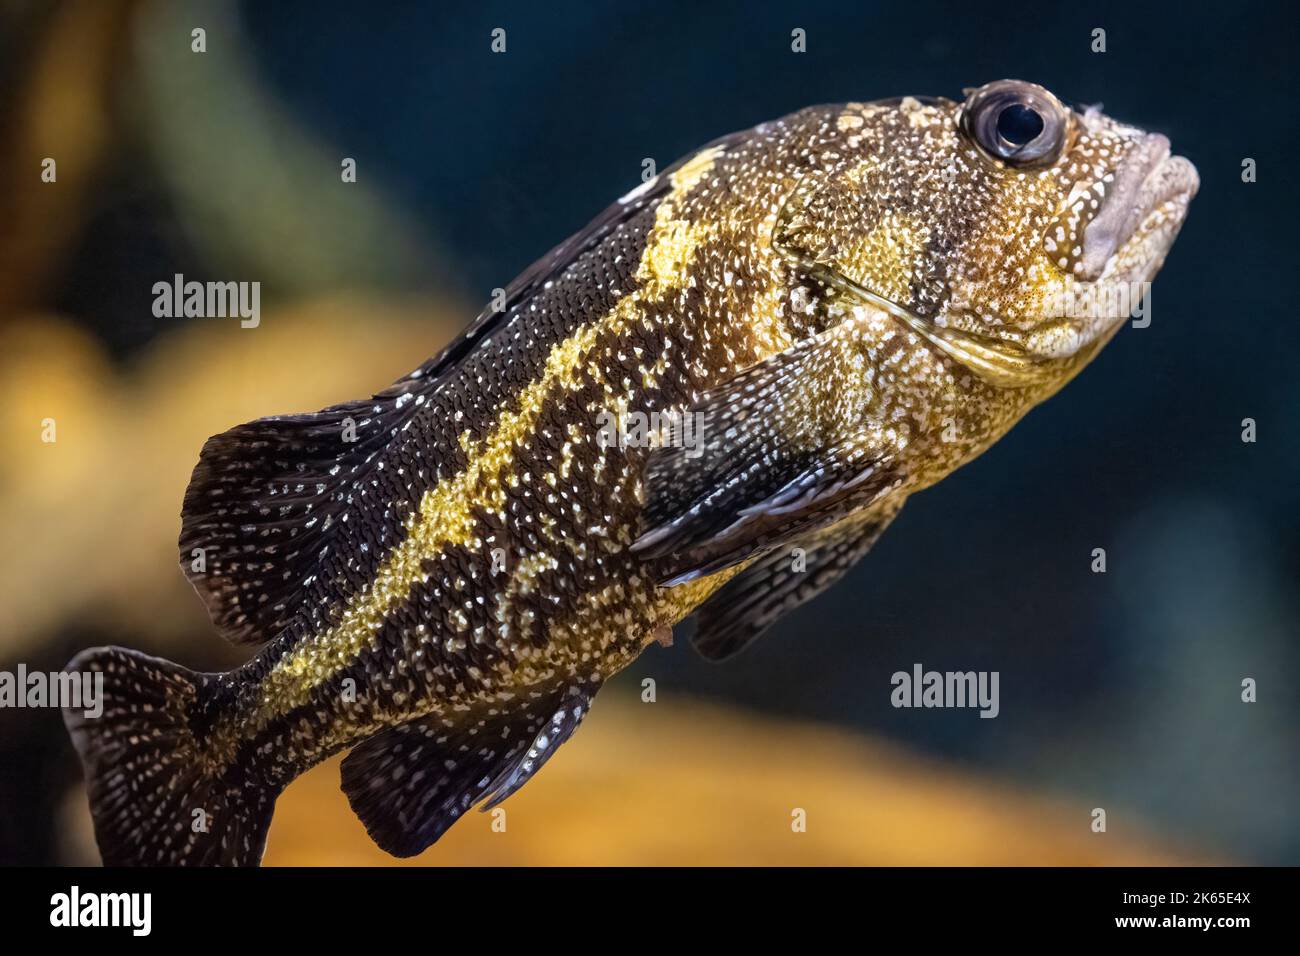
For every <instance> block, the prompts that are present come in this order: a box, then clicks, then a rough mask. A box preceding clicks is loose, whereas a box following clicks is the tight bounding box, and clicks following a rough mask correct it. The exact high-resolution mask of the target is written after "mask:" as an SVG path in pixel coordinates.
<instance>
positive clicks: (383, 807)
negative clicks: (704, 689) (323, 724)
mask: <svg viewBox="0 0 1300 956" xmlns="http://www.w3.org/2000/svg"><path fill="white" fill-rule="evenodd" d="M599 689H600V682H599V681H598V680H593V681H569V682H566V683H564V684H561V685H560V686H559V688H558V689H551V690H549V691H548V692H545V693H542V694H538V695H537V696H534V697H530V698H528V699H526V700H523V701H518V702H516V703H515V705H514V706H511V707H508V708H507V709H503V710H498V711H496V712H494V713H480V714H477V715H475V714H473V713H471V714H466V715H461V716H459V718H458V719H456V720H453V721H452V722H451V724H450V726H449V725H448V723H446V722H444V718H442V717H438V716H431V717H425V718H421V719H419V720H414V721H411V722H410V723H407V724H403V725H401V726H400V727H394V728H392V729H391V730H386V731H384V732H383V733H380V734H376V735H375V736H374V737H371V738H370V739H368V740H366V741H364V742H363V743H361V744H360V745H358V746H357V747H356V748H354V749H353V751H352V752H351V753H350V754H348V756H347V757H346V758H345V759H344V761H343V766H342V772H343V791H344V793H346V794H347V797H348V802H349V803H351V805H352V809H353V811H354V812H355V813H356V814H357V816H358V817H359V818H360V819H361V822H362V823H363V824H364V825H365V827H366V830H367V831H368V832H369V833H370V836H371V837H372V838H373V839H374V841H375V843H377V844H378V845H379V847H380V848H381V849H383V850H385V851H386V852H388V853H391V854H393V855H394V856H414V855H415V854H417V853H420V852H422V851H423V850H425V849H427V848H428V847H430V846H432V845H433V844H434V843H435V842H436V841H437V840H438V839H439V838H440V837H441V836H442V835H443V834H444V833H446V832H447V830H448V829H449V828H450V827H451V825H452V824H453V823H455V822H456V821H457V820H458V819H460V817H461V815H462V814H464V813H465V812H466V811H467V810H469V809H470V807H473V806H475V805H476V804H479V803H483V804H484V806H483V809H484V810H488V809H491V808H492V807H495V806H496V805H497V804H499V803H501V801H503V800H505V799H506V798H507V797H509V796H510V795H511V794H513V793H514V792H515V791H517V790H518V789H519V788H520V787H522V786H523V785H524V784H525V783H527V782H528V781H529V780H530V779H531V778H532V777H533V775H534V774H536V773H537V771H538V770H539V769H541V767H542V765H543V764H544V763H546V761H547V760H549V759H550V757H551V755H552V754H554V753H555V751H556V750H558V749H559V747H560V745H561V744H563V743H564V742H565V741H566V740H568V739H569V737H571V736H572V735H573V732H574V731H575V730H576V729H577V728H578V725H579V724H580V723H581V722H582V718H583V717H584V716H586V713H587V711H588V709H589V708H590V706H591V700H592V698H593V697H595V695H596V692H597V690H599Z"/></svg>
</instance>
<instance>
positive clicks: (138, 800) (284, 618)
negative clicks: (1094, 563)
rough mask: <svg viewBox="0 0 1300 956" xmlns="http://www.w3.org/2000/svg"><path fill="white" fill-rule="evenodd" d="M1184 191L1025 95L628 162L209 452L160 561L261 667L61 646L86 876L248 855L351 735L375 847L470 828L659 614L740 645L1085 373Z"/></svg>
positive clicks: (868, 116)
mask: <svg viewBox="0 0 1300 956" xmlns="http://www.w3.org/2000/svg"><path fill="white" fill-rule="evenodd" d="M1198 185H1199V180H1198V177H1197V172H1196V169H1195V167H1194V166H1193V165H1192V163H1191V162H1189V161H1188V160H1187V159H1185V158H1183V157H1180V156H1175V155H1172V154H1171V152H1170V143H1169V140H1168V139H1167V138H1166V137H1165V136H1163V135H1161V134H1158V133H1149V132H1146V131H1144V130H1142V129H1139V128H1137V127H1134V126H1130V125H1128V124H1126V123H1122V122H1119V121H1117V120H1114V119H1112V118H1110V117H1109V116H1107V115H1106V114H1104V113H1103V112H1102V110H1101V108H1100V107H1095V106H1069V105H1066V104H1065V103H1064V102H1063V101H1061V100H1059V99H1057V97H1056V96H1055V95H1054V94H1053V93H1051V92H1050V91H1048V90H1047V89H1045V88H1044V87H1042V86H1039V85H1036V84H1033V83H1029V82H1025V81H1020V80H998V81H995V82H992V83H988V84H985V85H983V86H980V87H978V88H973V89H969V90H965V91H963V96H962V98H960V99H948V98H943V97H918V96H904V97H898V98H894V99H888V100H879V101H874V102H850V103H842V104H834V105H823V106H814V107H809V108H806V109H803V110H800V111H798V112H795V113H792V114H790V115H788V116H785V117H783V118H781V119H777V120H775V121H771V122H765V123H762V124H761V125H758V126H756V127H753V128H752V129H748V130H745V131H742V132H738V133H734V134H731V135H728V136H724V137H722V138H720V139H718V140H715V141H713V142H712V143H709V144H708V145H706V146H704V147H703V148H701V149H698V150H696V151H694V152H692V153H690V154H689V155H688V156H686V157H685V158H683V159H682V160H680V161H678V162H677V163H675V164H673V165H671V166H670V167H668V168H666V169H665V170H664V171H663V172H662V173H659V174H657V175H654V176H653V177H652V178H649V179H647V180H646V181H645V182H643V183H642V184H641V185H639V186H638V187H637V188H635V189H633V190H632V191H631V192H629V193H628V194H627V195H625V196H623V197H622V198H621V199H620V200H618V201H617V202H615V203H613V204H612V205H610V206H609V207H608V208H606V209H605V210H604V212H602V213H600V214H599V215H598V216H597V217H596V218H595V219H594V220H593V221H592V222H591V223H590V224H589V225H588V226H587V227H586V228H584V229H583V230H581V231H580V232H578V233H577V234H576V235H574V236H572V237H571V238H569V239H567V240H565V241H564V242H562V243H561V244H560V245H558V246H556V247H555V248H554V249H553V250H551V252H549V253H548V254H547V255H545V256H544V257H542V258H541V259H540V260H538V262H536V263H535V264H534V265H533V266H531V267H530V268H529V269H527V270H526V271H525V272H524V273H523V274H522V275H520V276H519V277H518V278H517V279H515V281H514V282H512V283H511V284H510V285H509V286H508V287H506V288H505V289H504V295H503V296H500V297H499V298H498V300H497V301H496V302H494V303H493V304H492V305H491V306H490V307H488V308H487V309H485V310H484V311H483V312H482V314H480V315H479V316H478V318H477V319H476V320H475V321H474V322H473V323H472V324H471V325H470V326H469V327H468V329H467V330H466V331H465V332H464V333H463V334H462V335H461V336H460V337H459V338H457V339H456V340H455V341H454V342H452V343H451V344H450V345H448V346H447V347H446V348H445V349H443V351H442V352H441V353H439V354H437V355H436V356H435V357H433V358H431V359H429V360H428V361H426V362H424V364H422V365H420V366H419V367H418V368H416V369H415V370H414V371H412V372H411V373H410V374H409V375H406V376H404V377H403V378H401V379H399V380H398V381H396V382H395V383H393V384H392V385H391V386H389V387H387V388H385V389H383V390H382V391H379V392H377V393H376V394H374V395H373V396H372V397H371V398H367V399H361V400H357V401H350V402H345V403H343V404H339V405H334V406H331V407H329V408H325V409H323V410H321V411H318V412H313V413H310V414H295V415H283V416H272V417H268V418H261V419H258V420H256V421H252V422H249V423H246V424H242V425H238V426H236V427H234V428H231V429H230V430H229V431H226V432H224V433H222V434H220V435H216V436H214V437H212V438H210V439H209V440H208V441H207V442H206V444H205V445H204V446H203V448H202V451H201V453H200V456H199V460H198V463H197V465H196V466H195V468H194V471H193V475H192V477H191V480H190V483H189V486H188V488H187V490H186V492H185V496H184V502H183V505H182V513H181V532H180V536H179V548H178V554H179V559H180V563H181V567H182V569H183V570H184V572H185V574H186V576H187V577H188V579H189V581H190V582H191V583H192V585H193V586H194V589H195V590H196V592H197V593H198V595H199V597H200V598H201V599H202V601H203V603H204V604H205V605H206V607H207V610H208V611H209V613H210V616H211V618H212V621H213V623H214V625H215V627H216V629H217V630H218V631H219V632H220V633H221V634H222V635H224V636H225V637H226V638H227V639H229V640H230V641H233V642H235V643H237V644H240V645H246V646H249V647H250V649H251V648H257V649H256V651H255V653H253V656H251V658H250V659H249V660H248V661H247V663H245V664H244V665H242V666H240V667H238V668H235V669H233V670H231V671H228V672H221V673H199V672H195V671H193V670H190V669H187V668H185V667H183V666H180V665H178V664H174V663H171V662H169V661H166V660H162V659H159V658H155V657H151V656H147V655H145V654H142V653H139V652H137V651H133V650H130V649H126V648H120V647H104V648H93V649H90V650H87V651H83V652H82V653H80V654H79V655H78V656H77V657H76V658H74V660H73V661H72V662H71V663H70V664H69V665H68V669H69V670H70V671H72V672H75V673H83V674H92V675H101V674H102V679H103V686H104V690H103V693H102V698H103V703H102V708H101V710H102V712H101V713H100V715H99V716H98V717H94V718H92V717H89V716H87V715H86V714H85V713H84V712H81V711H74V710H71V709H69V710H66V711H65V714H64V716H65V722H66V725H67V727H68V729H69V731H70V734H71V737H72V740H73V742H74V744H75V746H76V749H77V751H78V753H79V755H80V758H81V760H82V763H83V765H84V770H85V778H86V782H87V784H86V787H87V794H88V798H89V802H90V808H91V815H92V818H93V821H94V829H95V835H96V839H97V842H98V845H99V848H100V852H101V855H102V857H103V860H104V862H105V863H106V864H109V865H238V866H251V865H258V864H259V863H260V862H261V859H262V855H263V852H264V849H265V845H266V838H267V831H268V828H269V825H270V820H271V815H272V812H273V809H274V805H275V801H276V799H277V797H278V796H279V794H280V793H281V792H283V790H284V789H285V787H286V786H288V784H289V783H290V782H291V781H292V780H293V779H294V778H295V777H297V776H298V775H300V774H301V773H303V772H304V771H305V770H307V769H308V768H310V767H312V766H314V765H316V764H318V763H319V762H321V761H323V760H325V759H326V758H328V757H330V756H332V755H334V754H338V753H340V752H344V751H346V752H347V754H346V756H345V757H344V759H343V760H342V763H341V776H342V788H343V791H344V793H345V794H346V797H347V799H348V801H349V803H350V805H351V807H352V809H353V810H354V811H355V813H356V814H357V816H358V817H359V818H360V820H361V822H362V823H363V824H364V825H365V827H366V829H367V831H368V832H369V834H370V836H371V837H372V838H373V839H374V841H375V842H376V843H377V844H378V845H379V846H380V847H381V848H383V849H384V850H385V851H387V852H388V853H390V854H393V855H395V856H402V857H405V856H411V855H414V854H417V853H420V852H422V851H423V850H425V849H426V848H428V847H429V846H431V845H432V844H433V843H435V842H436V841H437V840H438V839H439V837H441V836H442V834H443V833H445V832H446V831H447V829H448V828H449V827H450V826H452V824H454V823H455V822H456V821H457V820H458V819H459V818H460V817H461V816H462V815H463V814H465V813H466V812H467V811H468V810H469V809H471V808H472V807H476V806H477V807H479V808H481V809H489V808H494V807H497V806H498V805H500V804H501V802H502V801H503V800H505V799H506V798H508V797H509V796H510V795H511V794H513V793H515V792H516V791H517V790H518V789H519V788H520V787H521V786H523V785H524V784H525V783H526V782H527V781H529V780H530V779H531V778H532V777H533V776H535V775H536V774H537V772H538V770H539V769H540V768H541V767H542V766H543V765H544V764H545V763H546V762H547V760H548V759H549V758H550V757H551V756H552V755H553V754H554V753H555V752H556V750H557V749H558V748H559V747H561V746H562V745H563V744H564V743H565V742H566V741H567V740H568V739H569V738H570V737H571V736H572V735H573V733H574V732H575V730H576V729H577V727H578V726H579V725H580V723H581V722H582V720H583V719H584V717H585V716H586V715H587V712H588V711H589V710H590V708H591V706H592V702H593V699H594V698H595V696H596V694H597V693H598V691H599V690H600V688H601V686H602V685H603V684H604V683H605V682H606V681H608V680H609V679H610V678H612V677H613V676H614V675H615V674H617V673H618V672H619V671H621V670H622V669H623V668H625V667H627V666H628V665H629V664H631V663H632V662H633V661H634V660H636V659H637V658H638V656H639V655H640V654H641V653H642V652H643V651H645V650H646V649H647V648H648V647H649V646H651V645H652V644H655V643H671V640H672V634H673V628H674V627H675V626H676V625H677V624H679V623H681V622H683V621H684V620H686V619H687V618H688V617H691V616H694V617H695V618H696V621H697V626H696V629H695V634H694V637H693V643H694V646H695V647H696V649H697V650H698V651H699V652H700V654H701V655H702V656H703V657H704V658H706V659H708V660H724V659H726V658H729V657H731V656H732V655H735V654H737V653H739V652H741V651H742V650H744V649H745V648H747V647H749V646H751V645H752V643H753V641H754V640H755V639H756V638H758V637H759V636H760V635H761V634H762V633H763V632H765V631H766V630H768V629H769V628H770V627H771V626H772V625H773V624H774V623H775V622H776V621H777V620H778V619H779V618H781V617H782V616H783V615H785V614H787V613H789V612H790V611H791V610H792V609H794V608H795V607H798V606H799V605H802V604H804V603H805V602H807V601H809V600H811V599H812V598H814V597H815V596H816V595H818V594H819V593H821V592H823V591H825V590H826V589H827V588H829V587H830V586H832V585H833V584H834V583H835V582H836V581H838V580H840V579H841V578H842V577H843V576H844V575H845V573H846V572H847V571H848V570H849V569H850V568H852V567H853V566H854V565H855V564H857V563H858V562H859V561H860V560H861V559H862V558H863V557H864V556H865V555H866V554H867V552H869V551H870V550H871V548H872V545H873V544H874V543H875V542H876V541H877V540H878V539H879V538H880V536H881V535H882V534H883V533H884V531H885V530H886V529H887V528H888V527H889V525H890V523H891V521H893V519H894V518H895V517H896V516H897V515H898V513H899V510H900V509H901V508H902V506H903V504H904V502H905V501H906V500H907V499H908V498H909V497H910V496H911V495H913V494H915V493H916V492H918V491H921V490H923V489H925V488H928V487H930V486H931V485H934V484H935V483H937V482H939V481H940V480H941V479H943V478H944V477H945V476H947V475H948V474H950V473H951V472H952V471H954V470H955V469H957V468H959V467H960V466H962V465H963V464H966V463H967V462H970V461H971V460H973V459H974V458H976V457H978V456H979V455H980V454H981V453H982V452H983V451H984V450H986V449H987V448H988V447H989V446H990V445H992V444H993V443H994V442H995V441H997V440H998V439H999V438H1001V437H1002V435H1004V434H1005V433H1006V432H1007V431H1008V430H1009V429H1010V428H1011V427H1012V426H1013V425H1014V424H1015V423H1016V422H1017V421H1018V420H1019V419H1020V418H1021V417H1023V416H1024V415H1025V414H1026V413H1027V412H1028V411H1029V410H1030V409H1031V408H1033V407H1034V406H1036V405H1038V404H1039V403H1040V402H1042V401H1044V400H1045V399H1047V398H1049V397H1050V396H1052V395H1053V394H1055V393H1056V392H1057V391H1058V390H1059V389H1061V388H1062V387H1063V386H1064V385H1065V384H1066V383H1067V382H1069V381H1070V379H1072V378H1073V377H1074V376H1075V375H1077V374H1078V373H1079V372H1080V371H1081V369H1082V368H1083V367H1084V366H1085V365H1087V364H1088V362H1089V361H1091V360H1092V359H1093V358H1094V357H1095V356H1096V354H1097V353H1098V351H1099V350H1100V349H1101V348H1102V347H1103V346H1104V345H1105V344H1106V343H1107V342H1108V341H1110V339H1111V338H1112V337H1113V336H1114V335H1115V334H1116V332H1117V331H1118V330H1119V329H1120V328H1121V327H1122V326H1123V325H1124V324H1126V322H1127V320H1128V318H1129V314H1130V312H1129V308H1130V306H1131V304H1132V303H1131V300H1130V298H1128V296H1129V295H1130V293H1131V292H1132V290H1134V289H1138V290H1143V289H1145V287H1146V286H1147V284H1149V282H1150V281H1151V279H1152V278H1153V277H1154V276H1155V274H1156V272H1157V271H1158V270H1159V269H1160V267H1161V266H1162V264H1163V263H1164V260H1165V257H1166V254H1167V253H1168V251H1169V249H1170V248H1171V246H1172V244H1173V242H1174V239H1175V237H1176V236H1177V234H1178V232H1179V230H1180V229H1181V227H1182V224H1183V221H1184V219H1185V217H1186V214H1187V209H1188V204H1189V202H1190V201H1191V199H1192V197H1193V196H1194V195H1195V193H1196V191H1197V188H1198ZM1116 303H1122V306H1117V305H1116ZM656 423H657V424H656ZM96 679H98V677H97V678H96Z"/></svg>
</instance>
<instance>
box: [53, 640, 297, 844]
mask: <svg viewBox="0 0 1300 956" xmlns="http://www.w3.org/2000/svg"><path fill="white" fill-rule="evenodd" d="M66 670H68V671H70V672H73V673H81V674H86V673H89V674H92V675H94V676H93V680H94V681H95V682H96V683H97V684H98V683H99V681H100V680H101V678H100V677H99V676H98V675H100V674H102V675H103V677H102V681H103V683H102V689H100V690H99V691H98V693H99V702H100V703H101V704H102V708H96V709H97V710H100V713H99V715H98V716H96V717H91V716H88V715H87V713H86V711H84V710H80V709H77V710H74V709H72V708H65V709H64V711H63V720H64V723H65V724H67V727H68V732H69V733H71V734H72V742H73V744H74V745H75V746H76V748H77V753H79V754H80V755H81V762H82V765H83V766H84V767H85V772H86V791H87V794H88V795H89V797H90V813H91V816H92V817H93V818H94V821H95V839H96V841H97V842H98V843H99V850H100V854H101V855H102V856H103V858H104V865H105V866H202V865H226V866H256V865H258V863H260V862H261V859H262V850H263V849H264V848H265V846H266V831H267V828H268V827H269V826H270V824H271V813H272V811H273V810H274V807H275V798H276V797H277V796H279V790H278V789H270V788H267V787H266V786H264V785H261V784H256V785H255V784H252V783H250V782H248V781H247V780H246V779H245V778H244V777H243V775H242V774H241V773H240V771H239V770H238V769H230V770H221V771H219V772H217V771H212V770H210V769H207V768H209V767H211V762H210V761H208V760H205V759H203V758H204V754H203V746H202V744H203V741H202V733H203V731H202V728H203V727H205V726H206V725H207V724H208V723H209V722H210V717H208V716H207V712H206V711H207V706H208V705H209V704H211V703H212V701H213V697H214V688H215V684H216V675H211V674H200V673H196V672H195V671H191V670H187V669H185V668H184V667H180V666H179V665H177V664H173V663H171V662H170V661H165V660H162V659H161V658H157V657H150V656H148V655H146V654H141V653H138V652H136V651H131V650H127V649H125V648H121V647H96V648H92V649H90V650H88V651H83V652H81V653H80V654H78V655H77V656H76V657H75V658H74V659H73V660H72V662H71V663H70V664H68V666H67V668H66Z"/></svg>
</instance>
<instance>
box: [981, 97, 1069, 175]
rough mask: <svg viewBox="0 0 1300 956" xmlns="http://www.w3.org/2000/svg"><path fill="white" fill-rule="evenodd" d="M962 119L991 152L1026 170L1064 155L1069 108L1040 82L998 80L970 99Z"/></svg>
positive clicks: (1052, 161)
mask: <svg viewBox="0 0 1300 956" xmlns="http://www.w3.org/2000/svg"><path fill="white" fill-rule="evenodd" d="M959 122H960V126H961V129H962V131H963V132H964V133H965V134H966V135H967V136H969V137H970V138H971V139H973V140H974V141H975V143H976V145H977V146H979V148H980V149H981V150H983V151H984V153H986V154H987V155H988V156H990V157H992V158H993V159H995V160H997V161H998V162H1001V163H1005V164H1007V165H1008V166H1014V167H1016V168H1017V169H1024V168H1026V167H1033V166H1048V165H1050V164H1052V163H1054V162H1055V161H1056V160H1057V158H1058V157H1059V156H1060V155H1061V151H1062V150H1063V149H1064V147H1065V141H1066V134H1067V132H1068V129H1069V111H1068V110H1067V109H1066V108H1065V107H1064V106H1062V105H1061V103H1060V101H1059V100H1057V98H1056V97H1055V96H1053V95H1052V94H1051V93H1049V92H1048V91H1047V90H1045V89H1043V88H1042V87H1041V86H1038V85H1037V84H1035V83H1025V82H1022V81H1020V80H998V81H997V82H995V83H988V84H986V85H984V86H981V87H980V88H979V89H977V90H974V91H973V92H972V93H971V94H970V96H968V97H967V98H966V102H965V104H964V105H963V106H962V110H961V119H960V121H959Z"/></svg>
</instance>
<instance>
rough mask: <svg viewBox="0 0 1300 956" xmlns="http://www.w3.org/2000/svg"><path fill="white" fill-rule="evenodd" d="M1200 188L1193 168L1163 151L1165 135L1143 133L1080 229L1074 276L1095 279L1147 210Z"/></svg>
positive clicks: (1189, 197) (1190, 194) (1181, 158)
mask: <svg viewBox="0 0 1300 956" xmlns="http://www.w3.org/2000/svg"><path fill="white" fill-rule="evenodd" d="M1199 188H1200V177H1199V175H1198V174H1197V172H1196V167H1195V166H1193V165H1192V163H1191V162H1190V161H1189V160H1188V159H1186V158H1185V157H1183V156H1171V155H1170V154H1169V139H1168V138H1167V137H1165V136H1162V135H1161V134H1159V133H1148V134H1147V135H1146V136H1145V137H1144V138H1143V139H1142V141H1141V142H1140V143H1139V145H1138V147H1137V149H1136V151H1135V152H1134V154H1133V155H1132V156H1130V157H1129V158H1128V159H1127V160H1126V161H1125V163H1124V165H1123V166H1122V167H1121V168H1120V169H1119V171H1118V172H1117V173H1116V174H1115V178H1114V181H1113V182H1112V183H1111V184H1110V188H1109V189H1108V190H1107V192H1106V198H1105V199H1104V200H1103V202H1102V206H1101V210H1100V211H1099V212H1098V213H1097V215H1096V216H1095V217H1094V218H1093V220H1092V222H1090V223H1089V224H1088V226H1087V228H1086V229H1085V230H1084V233H1083V258H1082V262H1081V265H1082V269H1081V270H1080V273H1079V278H1081V279H1083V280H1084V281H1089V282H1091V281H1093V280H1095V279H1097V278H1098V277H1099V276H1100V275H1101V274H1102V272H1103V271H1104V270H1105V268H1106V263H1107V262H1109V261H1110V257H1111V256H1113V255H1114V254H1115V253H1116V251H1118V250H1119V248H1120V247H1121V246H1123V245H1124V243H1125V242H1127V241H1128V239H1129V237H1130V236H1132V235H1133V233H1134V231H1135V230H1136V229H1137V227H1138V226H1139V225H1140V224H1141V222H1142V220H1143V219H1144V218H1146V216H1147V214H1148V213H1149V212H1151V210H1152V209H1154V208H1156V207H1157V206H1159V205H1161V204H1162V203H1165V202H1168V201H1169V200H1171V199H1174V198H1176V197H1178V196H1186V198H1187V199H1191V198H1192V197H1193V196H1195V195H1196V191H1197V190H1198V189H1199Z"/></svg>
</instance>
